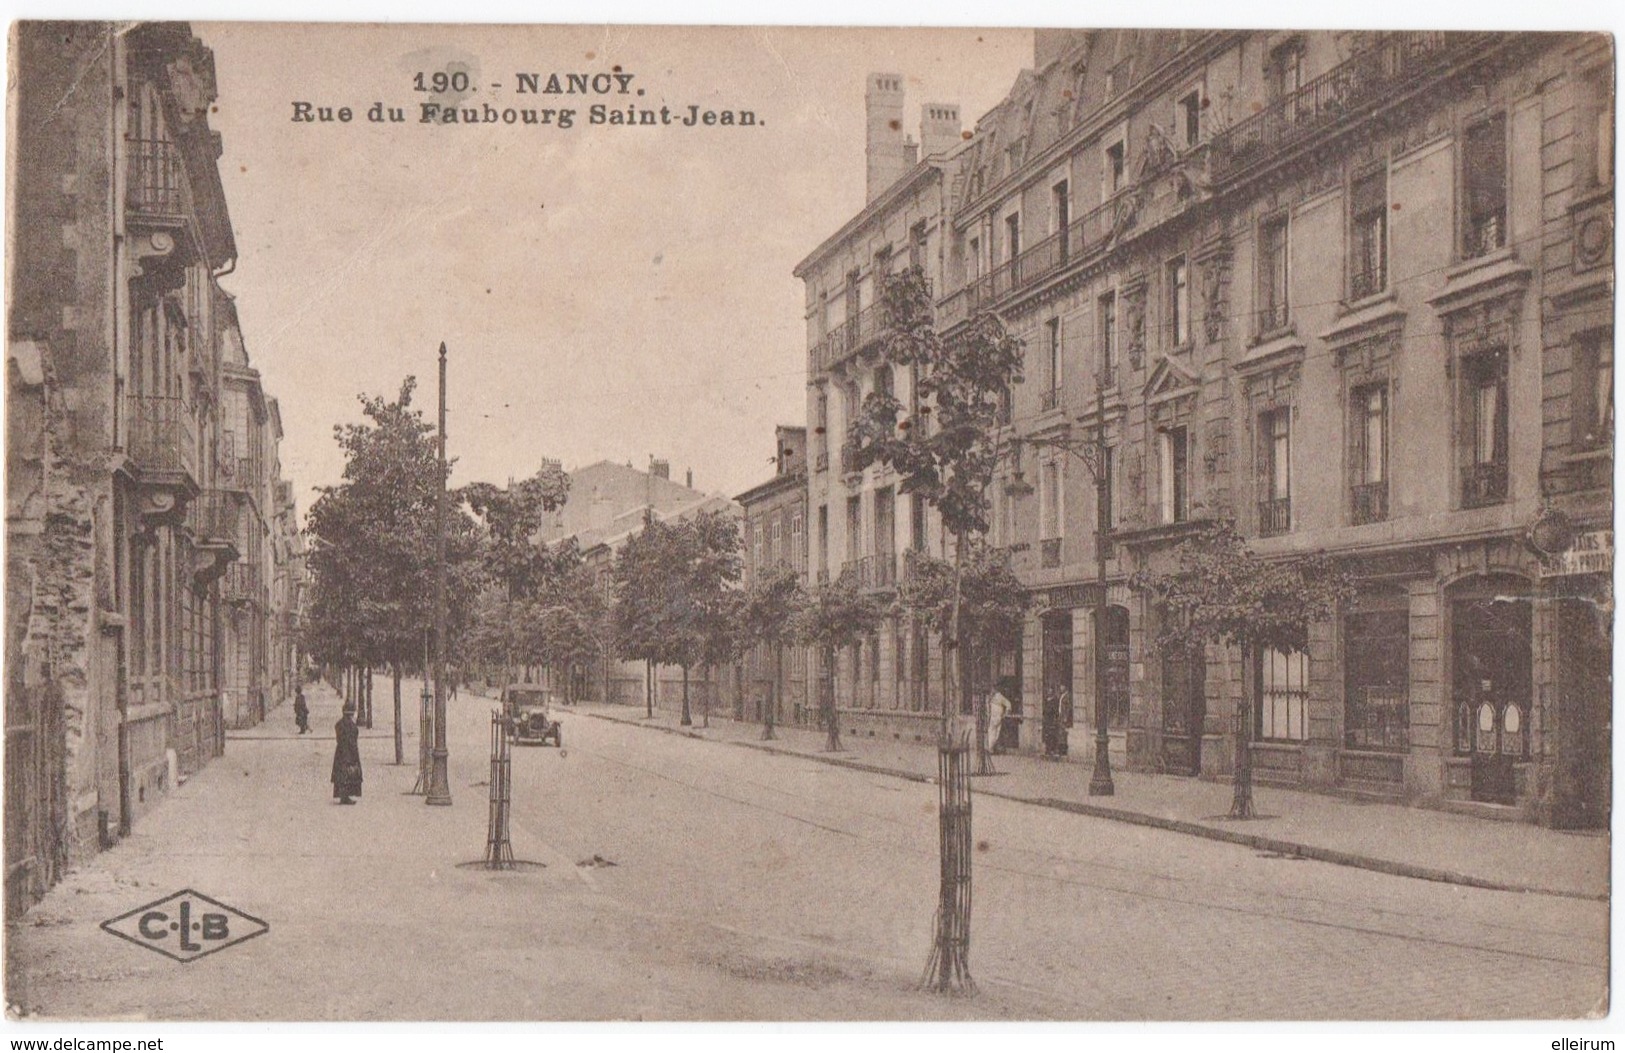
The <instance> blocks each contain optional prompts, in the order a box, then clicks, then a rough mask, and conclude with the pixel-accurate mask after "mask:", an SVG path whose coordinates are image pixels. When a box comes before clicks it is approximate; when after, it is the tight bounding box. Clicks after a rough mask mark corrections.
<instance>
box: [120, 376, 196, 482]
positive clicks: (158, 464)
mask: <svg viewBox="0 0 1625 1053" xmlns="http://www.w3.org/2000/svg"><path fill="white" fill-rule="evenodd" d="M126 406H127V407H128V411H129V420H130V438H129V447H128V449H127V452H128V454H129V456H130V463H131V464H133V465H134V466H135V467H136V468H138V469H140V470H141V471H147V472H186V473H188V474H189V475H191V476H192V477H193V478H194V479H195V478H196V477H197V437H196V435H195V433H194V432H193V423H192V412H191V410H190V409H189V408H188V407H187V405H186V402H185V400H184V399H180V398H175V397H172V396H168V395H132V396H129V398H128V401H127V402H126Z"/></svg>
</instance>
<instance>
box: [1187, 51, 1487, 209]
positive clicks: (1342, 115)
mask: <svg viewBox="0 0 1625 1053" xmlns="http://www.w3.org/2000/svg"><path fill="white" fill-rule="evenodd" d="M1487 36H1488V34H1482V33H1440V32H1405V33H1388V34H1384V35H1383V37H1382V39H1381V40H1380V41H1379V42H1378V43H1376V44H1375V45H1374V46H1372V47H1370V48H1368V49H1366V50H1364V51H1362V52H1360V53H1359V54H1357V55H1355V56H1354V57H1352V58H1350V59H1349V60H1348V61H1347V62H1344V63H1341V64H1340V65H1337V66H1334V67H1332V68H1331V69H1330V70H1328V71H1327V72H1326V73H1325V74H1323V75H1322V76H1319V77H1316V78H1315V79H1314V80H1312V81H1310V82H1308V83H1307V84H1305V85H1304V86H1303V87H1302V88H1299V89H1298V90H1297V91H1294V92H1292V93H1290V94H1287V95H1283V96H1282V97H1281V98H1279V99H1276V100H1275V101H1273V102H1271V103H1270V104H1269V105H1268V106H1265V107H1264V108H1263V109H1262V110H1260V111H1259V112H1257V113H1255V114H1253V115H1252V116H1251V117H1248V118H1247V119H1246V120H1242V121H1238V122H1237V123H1235V124H1234V125H1232V126H1230V127H1229V128H1227V129H1225V130H1224V131H1222V132H1220V133H1218V134H1217V135H1215V136H1214V137H1213V139H1212V142H1211V144H1210V146H1211V153H1210V155H1209V163H1208V164H1209V167H1208V175H1209V177H1210V178H1211V179H1212V180H1213V181H1214V182H1215V183H1217V182H1221V181H1223V180H1226V179H1230V178H1233V177H1235V176H1239V175H1241V174H1243V173H1245V172H1246V171H1247V170H1248V169H1250V168H1252V167H1253V166H1254V165H1257V164H1260V163H1265V162H1268V161H1270V160H1273V159H1275V158H1278V157H1280V156H1281V155H1282V154H1284V153H1285V152H1287V151H1288V150H1290V149H1291V148H1292V147H1294V146H1297V145H1299V144H1300V143H1303V142H1305V141H1306V140H1308V139H1309V138H1310V137H1312V136H1314V135H1317V134H1320V133H1323V132H1327V131H1330V130H1332V129H1334V128H1337V127H1338V126H1340V125H1343V124H1346V123H1348V122H1350V121H1352V120H1353V118H1355V117H1357V116H1359V115H1360V114H1362V113H1364V112H1367V111H1369V110H1372V109H1375V108H1376V107H1377V106H1379V105H1381V104H1382V103H1383V102H1385V101H1387V100H1390V99H1392V98H1393V97H1394V96H1395V95H1396V94H1397V92H1396V86H1402V87H1408V88H1416V87H1420V86H1421V83H1422V79H1423V78H1425V77H1426V76H1427V75H1428V74H1430V73H1433V72H1435V71H1437V70H1439V69H1441V68H1442V67H1444V66H1445V65H1446V64H1447V63H1448V62H1449V61H1450V60H1451V59H1452V58H1454V57H1455V56H1456V55H1459V54H1461V53H1462V52H1463V51H1464V50H1466V49H1467V48H1468V47H1470V46H1471V45H1473V44H1476V43H1478V42H1480V41H1481V40H1483V39H1484V38H1485V37H1487Z"/></svg>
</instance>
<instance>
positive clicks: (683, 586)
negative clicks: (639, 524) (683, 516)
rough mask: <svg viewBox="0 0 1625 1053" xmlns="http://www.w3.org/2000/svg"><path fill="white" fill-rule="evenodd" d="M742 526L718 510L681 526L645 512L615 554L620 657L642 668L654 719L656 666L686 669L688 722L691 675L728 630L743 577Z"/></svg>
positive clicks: (690, 718) (685, 718) (689, 717)
mask: <svg viewBox="0 0 1625 1053" xmlns="http://www.w3.org/2000/svg"><path fill="white" fill-rule="evenodd" d="M740 569H741V567H740V557H739V528H738V526H737V525H736V524H735V523H734V522H733V520H732V519H731V518H729V517H728V516H726V515H724V514H722V513H720V512H702V513H700V514H699V515H696V516H694V517H693V518H692V519H689V520H685V521H683V522H680V523H666V522H662V521H661V520H659V519H656V518H654V516H653V514H652V513H651V514H649V515H647V516H646V517H645V519H644V525H643V529H642V530H641V531H639V532H638V533H637V534H636V535H634V536H633V537H631V538H630V539H628V541H627V543H626V544H625V545H624V546H623V547H622V548H621V551H620V552H619V553H617V555H616V558H615V570H614V575H615V613H614V619H613V621H614V626H615V640H616V646H617V649H618V651H619V653H620V655H621V657H623V658H629V659H633V660H641V661H642V662H643V663H644V666H645V670H646V684H645V701H646V706H647V713H648V715H649V716H651V717H652V716H654V670H655V667H656V666H661V665H675V666H678V667H680V668H681V669H682V672H683V715H682V719H683V723H684V724H691V723H693V714H692V711H691V708H690V705H689V674H690V672H691V671H692V669H693V668H694V667H695V666H696V665H700V664H703V663H705V662H707V660H708V657H709V656H711V655H714V654H715V653H717V651H718V650H719V648H723V646H724V645H723V644H722V643H719V641H721V640H725V638H726V637H727V635H728V634H729V633H730V632H732V631H733V629H732V618H731V615H732V613H733V609H734V608H733V606H732V601H731V600H730V599H729V598H728V594H729V592H730V591H731V590H732V589H733V587H734V584H735V583H736V582H738V580H739V575H740Z"/></svg>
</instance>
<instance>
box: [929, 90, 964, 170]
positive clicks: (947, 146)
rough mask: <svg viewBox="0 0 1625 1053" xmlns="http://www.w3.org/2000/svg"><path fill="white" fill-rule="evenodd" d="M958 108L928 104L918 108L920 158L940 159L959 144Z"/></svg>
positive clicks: (940, 103) (945, 104) (948, 104)
mask: <svg viewBox="0 0 1625 1053" xmlns="http://www.w3.org/2000/svg"><path fill="white" fill-rule="evenodd" d="M962 127H963V126H962V125H961V124H960V123H959V106H958V105H957V104H950V103H946V102H928V103H926V104H925V105H924V106H921V107H920V156H922V157H927V158H930V157H942V156H943V155H945V154H946V153H947V152H948V151H950V150H952V149H953V148H954V147H956V146H958V145H959V143H960V141H961V140H960V130H961V128H962Z"/></svg>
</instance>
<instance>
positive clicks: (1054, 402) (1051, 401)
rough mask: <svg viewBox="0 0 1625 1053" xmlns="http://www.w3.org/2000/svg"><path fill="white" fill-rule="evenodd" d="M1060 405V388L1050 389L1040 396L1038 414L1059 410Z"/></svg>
mask: <svg viewBox="0 0 1625 1053" xmlns="http://www.w3.org/2000/svg"><path fill="white" fill-rule="evenodd" d="M1060 405H1061V389H1060V388H1050V389H1049V390H1048V391H1046V392H1044V393H1043V394H1041V395H1039V396H1038V412H1040V413H1048V412H1050V411H1051V410H1054V409H1059V408H1060Z"/></svg>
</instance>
